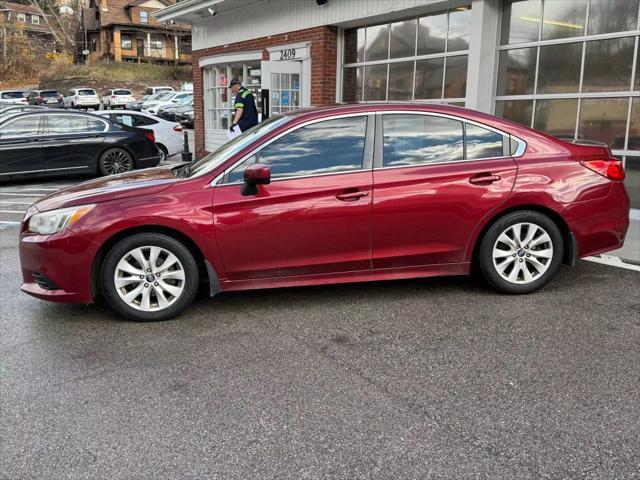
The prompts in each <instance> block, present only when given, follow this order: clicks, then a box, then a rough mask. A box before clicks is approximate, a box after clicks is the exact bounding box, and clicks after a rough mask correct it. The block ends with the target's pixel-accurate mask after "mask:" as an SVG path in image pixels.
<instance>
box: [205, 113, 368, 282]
mask: <svg viewBox="0 0 640 480" xmlns="http://www.w3.org/2000/svg"><path fill="white" fill-rule="evenodd" d="M368 122H369V127H367V123H368ZM372 122H373V116H371V118H368V117H367V116H366V115H356V116H345V117H340V118H334V119H328V120H322V121H319V122H315V123H311V124H308V125H305V126H302V127H299V128H297V129H296V128H294V129H293V130H291V131H289V132H287V133H286V134H284V136H281V137H280V138H277V139H276V140H275V141H273V142H272V143H270V144H269V145H267V146H265V147H264V148H262V149H261V150H260V151H259V152H257V153H254V154H252V155H250V156H249V157H248V158H246V159H245V160H244V161H242V163H240V164H239V165H236V166H235V167H233V168H231V169H230V170H229V171H228V172H227V173H226V174H225V176H224V178H223V179H222V181H221V183H219V184H218V185H217V186H216V188H215V193H214V224H215V229H216V241H217V244H218V248H219V250H220V253H221V255H222V259H223V262H224V266H225V271H226V275H227V277H228V278H230V279H232V280H243V279H252V278H266V277H281V276H288V275H307V274H319V273H328V272H347V271H353V270H368V269H370V268H371V188H372V172H371V160H372V151H373V135H372V133H373V132H372V131H371V130H372V129H371V124H372ZM367 130H369V132H370V135H369V136H367ZM256 161H259V162H260V163H265V164H267V165H269V167H270V168H271V172H272V181H271V184H269V185H260V187H259V192H258V194H257V195H251V196H243V195H242V193H241V187H242V178H243V172H244V169H245V168H246V167H247V166H248V165H250V164H252V163H255V162H256Z"/></svg>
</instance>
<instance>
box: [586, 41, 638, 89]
mask: <svg viewBox="0 0 640 480" xmlns="http://www.w3.org/2000/svg"><path fill="white" fill-rule="evenodd" d="M634 43H635V40H634V39H633V38H630V37H629V38H612V39H610V40H597V41H593V42H587V49H586V52H585V60H584V80H583V86H582V91H583V92H610V91H616V90H629V87H630V86H631V68H632V64H633V48H634Z"/></svg>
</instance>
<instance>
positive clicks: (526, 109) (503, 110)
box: [496, 100, 533, 127]
mask: <svg viewBox="0 0 640 480" xmlns="http://www.w3.org/2000/svg"><path fill="white" fill-rule="evenodd" d="M531 112H533V100H499V101H497V102H496V115H497V116H498V117H502V118H506V119H507V120H511V121H512V122H517V123H520V124H522V125H525V126H527V127H530V126H531Z"/></svg>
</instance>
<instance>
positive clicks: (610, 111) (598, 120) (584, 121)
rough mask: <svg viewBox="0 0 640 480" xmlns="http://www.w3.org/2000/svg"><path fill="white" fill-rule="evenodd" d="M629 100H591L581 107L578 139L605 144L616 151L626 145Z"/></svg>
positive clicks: (585, 101) (585, 100) (583, 101)
mask: <svg viewBox="0 0 640 480" xmlns="http://www.w3.org/2000/svg"><path fill="white" fill-rule="evenodd" d="M628 106H629V99H627V98H595V99H594V98H589V99H586V98H585V99H583V100H582V103H581V105H580V125H579V128H578V138H581V139H587V140H597V141H600V142H605V143H606V144H607V145H609V146H614V145H615V147H613V148H614V149H618V148H621V147H619V145H624V136H625V130H626V126H627V111H628Z"/></svg>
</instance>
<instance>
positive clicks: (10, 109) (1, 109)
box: [0, 105, 46, 120]
mask: <svg viewBox="0 0 640 480" xmlns="http://www.w3.org/2000/svg"><path fill="white" fill-rule="evenodd" d="M45 108H46V107H42V106H39V105H0V120H2V119H4V118H7V117H11V116H13V115H17V114H18V113H22V112H32V111H34V110H44V109H45Z"/></svg>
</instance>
